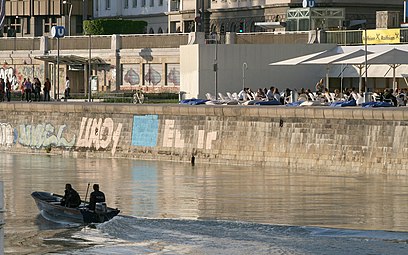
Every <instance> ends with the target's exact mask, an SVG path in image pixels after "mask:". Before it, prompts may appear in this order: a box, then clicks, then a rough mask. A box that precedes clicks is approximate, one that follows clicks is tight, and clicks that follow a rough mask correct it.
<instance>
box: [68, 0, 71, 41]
mask: <svg viewBox="0 0 408 255" xmlns="http://www.w3.org/2000/svg"><path fill="white" fill-rule="evenodd" d="M69 4H70V7H69V14H68V22H69V24H68V35H69V36H71V14H72V3H69Z"/></svg>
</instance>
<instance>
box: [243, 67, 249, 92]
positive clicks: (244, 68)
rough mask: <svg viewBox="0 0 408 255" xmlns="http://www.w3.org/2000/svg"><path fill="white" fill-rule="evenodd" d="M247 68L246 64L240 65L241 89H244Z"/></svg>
mask: <svg viewBox="0 0 408 255" xmlns="http://www.w3.org/2000/svg"><path fill="white" fill-rule="evenodd" d="M247 68H248V64H247V63H246V62H244V63H242V89H245V70H246V69H247Z"/></svg>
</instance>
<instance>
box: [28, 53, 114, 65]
mask: <svg viewBox="0 0 408 255" xmlns="http://www.w3.org/2000/svg"><path fill="white" fill-rule="evenodd" d="M34 59H38V60H41V61H45V62H50V63H54V64H57V55H43V56H37V57H34ZM59 63H60V65H87V64H89V58H84V57H80V56H76V55H60V56H59ZM91 65H93V66H95V65H98V66H101V65H102V66H104V65H110V64H109V63H107V62H105V60H103V59H101V58H99V57H95V58H91Z"/></svg>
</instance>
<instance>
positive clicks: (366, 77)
mask: <svg viewBox="0 0 408 255" xmlns="http://www.w3.org/2000/svg"><path fill="white" fill-rule="evenodd" d="M364 51H365V52H364V63H365V79H364V88H365V89H364V91H365V92H367V89H368V76H367V62H368V61H367V24H366V25H365V29H364ZM360 92H361V91H359V93H360Z"/></svg>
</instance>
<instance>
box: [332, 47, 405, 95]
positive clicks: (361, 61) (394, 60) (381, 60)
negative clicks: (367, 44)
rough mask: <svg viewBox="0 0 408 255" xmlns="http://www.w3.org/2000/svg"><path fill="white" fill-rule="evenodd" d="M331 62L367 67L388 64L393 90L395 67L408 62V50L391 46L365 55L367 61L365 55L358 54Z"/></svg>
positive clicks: (395, 85) (394, 86) (394, 85)
mask: <svg viewBox="0 0 408 255" xmlns="http://www.w3.org/2000/svg"><path fill="white" fill-rule="evenodd" d="M333 64H350V65H358V66H364V65H366V64H367V68H368V66H369V65H389V66H390V67H391V68H392V70H393V79H392V84H393V89H394V90H395V89H396V87H397V84H396V69H397V68H398V67H399V66H400V65H407V64H408V51H405V50H401V49H397V48H392V49H389V50H386V51H382V52H379V53H375V54H369V55H367V63H366V58H365V56H360V57H355V58H350V59H343V60H338V61H334V62H333Z"/></svg>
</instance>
